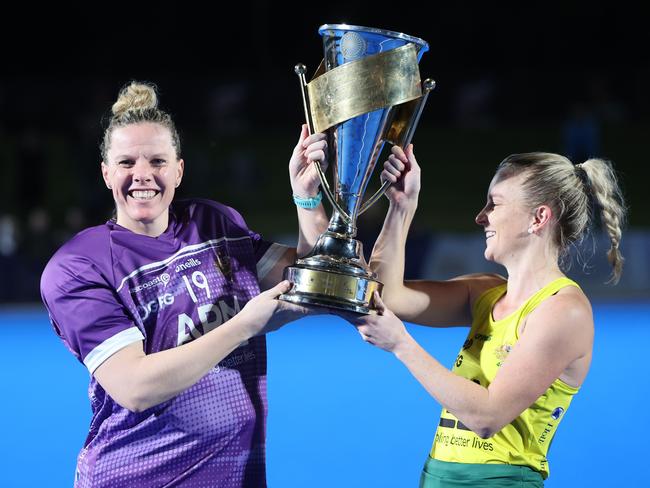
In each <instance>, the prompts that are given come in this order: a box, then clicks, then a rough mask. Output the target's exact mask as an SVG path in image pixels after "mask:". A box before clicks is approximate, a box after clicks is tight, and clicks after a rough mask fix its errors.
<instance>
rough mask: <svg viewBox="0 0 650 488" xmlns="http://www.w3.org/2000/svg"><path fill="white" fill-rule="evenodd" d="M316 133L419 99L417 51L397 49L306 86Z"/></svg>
mask: <svg viewBox="0 0 650 488" xmlns="http://www.w3.org/2000/svg"><path fill="white" fill-rule="evenodd" d="M307 90H308V92H309V100H310V112H311V118H312V121H313V123H314V131H315V132H323V131H325V130H327V129H329V128H330V127H333V126H335V125H336V124H339V123H341V122H343V121H346V120H348V119H351V118H353V117H356V116H358V115H361V114H365V113H368V112H372V111H374V110H377V109H380V108H384V107H390V106H394V105H399V104H401V103H405V102H409V101H411V100H416V99H418V98H420V97H421V96H422V85H421V82H420V70H419V69H418V61H417V49H416V47H415V46H414V45H413V44H406V45H405V46H402V47H400V48H397V49H392V50H390V51H386V52H382V53H378V54H375V55H372V56H367V57H365V58H362V59H359V60H357V61H352V62H350V63H346V64H344V65H341V66H338V67H336V68H334V69H332V70H330V71H326V72H324V73H323V74H321V75H320V76H317V77H316V78H314V79H313V80H312V81H310V82H309V83H308V84H307Z"/></svg>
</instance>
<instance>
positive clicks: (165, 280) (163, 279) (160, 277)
mask: <svg viewBox="0 0 650 488" xmlns="http://www.w3.org/2000/svg"><path fill="white" fill-rule="evenodd" d="M169 279H170V276H169V274H167V273H162V274H160V275H158V276H156V277H155V278H154V279H153V280H149V281H147V282H145V283H142V284H141V285H138V286H136V287H135V288H130V289H129V291H130V292H131V293H138V292H139V291H142V290H146V289H147V288H151V287H154V286H158V285H160V284H161V283H162V284H163V286H167V283H169Z"/></svg>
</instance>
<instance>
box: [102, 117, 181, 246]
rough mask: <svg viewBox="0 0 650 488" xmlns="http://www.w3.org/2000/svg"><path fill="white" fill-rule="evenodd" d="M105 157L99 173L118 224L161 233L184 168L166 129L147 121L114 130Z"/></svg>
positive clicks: (164, 227) (147, 231) (148, 233)
mask: <svg viewBox="0 0 650 488" xmlns="http://www.w3.org/2000/svg"><path fill="white" fill-rule="evenodd" d="M106 156H107V157H106V159H107V161H103V162H102V175H103V177H104V181H105V182H106V185H107V186H108V188H110V189H111V190H112V191H113V198H114V200H115V206H116V209H117V223H118V224H119V225H121V226H122V227H125V228H127V229H129V230H132V231H133V232H136V233H138V234H145V235H149V236H153V237H157V236H159V235H160V234H162V233H163V232H164V231H165V229H166V228H167V224H168V222H169V205H170V204H171V202H172V199H173V198H174V193H175V190H176V187H177V186H178V185H179V184H180V182H181V179H182V177H183V168H184V162H183V160H182V159H177V157H176V149H175V148H174V146H173V144H172V137H171V133H170V131H169V129H167V128H165V127H163V126H161V125H159V124H155V123H149V122H146V123H139V124H131V125H126V126H123V127H119V128H117V129H114V130H113V132H112V134H111V139H110V147H109V148H108V150H107V151H106Z"/></svg>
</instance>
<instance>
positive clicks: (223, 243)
mask: <svg viewBox="0 0 650 488" xmlns="http://www.w3.org/2000/svg"><path fill="white" fill-rule="evenodd" d="M283 251H284V249H283V248H282V247H281V246H278V245H275V244H270V243H268V242H265V241H263V240H261V238H260V236H259V235H257V234H255V233H253V232H251V231H250V230H248V229H247V227H246V224H245V223H244V221H243V219H242V218H241V216H240V215H239V214H238V213H237V212H235V211H234V210H233V209H231V208H229V207H226V206H224V205H221V204H218V203H216V202H212V201H208V200H191V201H181V202H177V203H175V204H174V207H173V209H172V210H171V211H170V221H169V226H168V228H167V230H166V231H165V232H164V233H163V234H162V235H160V236H159V237H157V238H153V237H148V236H144V235H139V234H135V233H133V232H131V231H129V230H127V229H125V228H123V227H121V226H119V225H117V224H116V223H114V222H108V223H106V224H105V225H102V226H97V227H92V228H90V229H87V230H85V231H83V232H81V233H79V234H78V235H77V236H75V237H74V238H73V239H72V240H71V241H69V242H68V243H66V244H65V245H64V246H63V247H62V248H61V249H60V250H59V251H58V252H57V253H56V254H55V255H54V257H53V258H52V259H51V260H50V262H49V263H48V265H47V267H46V268H45V271H44V272H43V276H42V280H41V293H42V297H43V301H44V303H45V305H46V307H47V309H48V311H49V314H50V319H51V321H52V325H53V326H54V329H55V331H56V332H57V334H58V335H59V336H60V337H61V339H62V340H63V342H64V343H65V345H66V346H67V347H68V348H69V349H70V351H71V352H72V353H73V354H74V355H75V356H76V357H77V358H78V359H79V360H80V361H82V362H83V363H84V364H85V365H86V367H87V368H88V370H89V371H90V373H91V375H92V373H93V372H94V371H95V369H96V368H97V367H98V366H99V365H101V364H102V362H103V361H104V360H106V359H107V358H108V357H110V356H111V355H112V354H114V353H115V352H117V351H118V350H120V349H121V348H123V347H125V346H127V345H129V344H132V343H133V342H136V341H143V343H144V350H145V353H147V354H151V353H155V352H158V351H162V350H165V349H169V348H172V347H176V346H178V345H181V344H183V343H186V342H188V341H191V340H193V339H195V338H197V337H199V336H201V335H203V334H206V333H207V332H209V331H210V330H212V329H214V328H215V327H218V326H219V325H220V324H222V323H223V322H225V321H226V320H228V319H230V318H231V317H232V316H234V315H235V314H236V313H237V312H238V311H239V310H240V309H241V308H242V307H243V306H244V305H245V304H246V302H247V301H248V300H250V299H251V298H252V297H254V296H255V295H257V294H258V293H259V291H260V290H259V285H258V279H261V278H262V277H263V275H264V274H266V272H268V270H269V269H270V268H271V267H272V266H273V265H274V264H275V263H276V262H277V260H278V258H279V257H280V256H281V255H282V253H283ZM89 397H90V403H91V406H92V411H93V418H92V421H91V425H90V432H89V434H88V438H87V439H86V442H85V445H84V448H83V449H82V451H81V453H80V454H79V458H78V462H77V473H76V483H75V486H76V487H77V488H81V487H93V488H97V487H116V486H137V487H139V488H142V487H154V486H156V487H162V486H165V487H168V486H201V487H203V486H206V487H207V486H219V487H244V486H247V487H263V486H266V480H265V451H264V443H265V422H266V342H265V339H264V337H255V338H253V339H251V340H250V341H248V343H246V344H244V345H242V346H240V347H239V348H237V349H236V350H235V351H233V352H232V353H231V354H230V355H229V356H227V357H226V358H225V359H224V360H223V361H221V362H220V363H219V364H218V365H216V366H215V367H214V368H213V369H212V370H211V371H210V372H209V373H208V374H207V375H206V376H204V377H203V378H202V379H201V380H200V381H199V382H197V383H196V384H194V385H193V386H192V387H190V388H188V389H187V390H185V391H184V392H183V393H181V394H179V395H178V396H176V397H174V398H172V399H170V400H168V401H166V402H164V403H161V404H159V405H156V406H155V407H152V408H150V409H148V410H145V411H143V412H139V413H134V412H131V411H129V410H127V409H125V408H123V407H121V406H120V405H118V404H117V403H116V402H115V401H114V400H113V399H112V398H111V397H110V396H109V395H108V394H107V393H106V391H104V389H103V388H102V387H101V385H100V384H99V383H98V382H97V381H96V380H95V378H94V377H92V376H91V380H90V386H89Z"/></svg>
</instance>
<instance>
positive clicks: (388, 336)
mask: <svg viewBox="0 0 650 488" xmlns="http://www.w3.org/2000/svg"><path fill="white" fill-rule="evenodd" d="M373 305H374V306H375V309H376V310H377V314H369V315H354V316H353V315H352V314H349V313H345V314H340V315H341V316H342V317H343V318H344V319H346V320H348V321H349V322H350V323H352V325H354V326H355V327H356V328H357V331H358V332H359V334H360V335H361V338H362V339H363V340H364V341H366V342H368V343H370V344H372V345H373V346H376V347H379V348H381V349H383V350H384V351H388V352H395V350H396V349H397V348H398V346H400V345H401V344H403V343H404V342H405V341H406V340H407V339H408V337H409V334H408V332H407V331H406V327H405V326H404V323H403V322H402V321H401V320H400V319H398V318H397V316H396V315H395V314H394V313H393V312H391V311H390V310H389V309H388V308H386V305H385V304H384V302H383V301H382V299H381V297H380V296H379V293H378V292H375V293H374V295H373Z"/></svg>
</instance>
